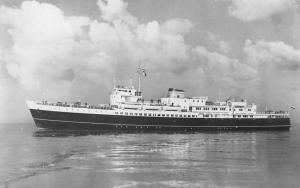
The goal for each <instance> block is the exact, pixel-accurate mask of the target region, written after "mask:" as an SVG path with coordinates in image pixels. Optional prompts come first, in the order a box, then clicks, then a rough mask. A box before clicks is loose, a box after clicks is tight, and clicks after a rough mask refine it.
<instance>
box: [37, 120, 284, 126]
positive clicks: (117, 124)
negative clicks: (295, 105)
mask: <svg viewBox="0 0 300 188" xmlns="http://www.w3.org/2000/svg"><path fill="white" fill-rule="evenodd" d="M33 119H34V120H39V121H52V122H63V123H85V124H95V125H116V126H133V127H186V128H188V127H195V128H201V127H224V128H226V127H233V128H237V127H239V128H242V127H245V128H249V127H251V128H254V127H256V128H258V127H259V128H264V127H290V125H263V126H201V125H199V126H180V125H178V126H177V125H138V124H118V123H96V122H84V121H80V122H79V121H64V120H53V119H41V118H33Z"/></svg>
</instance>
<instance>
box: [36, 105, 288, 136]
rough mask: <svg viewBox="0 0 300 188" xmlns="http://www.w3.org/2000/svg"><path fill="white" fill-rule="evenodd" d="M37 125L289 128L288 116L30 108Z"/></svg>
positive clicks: (237, 128)
mask: <svg viewBox="0 0 300 188" xmlns="http://www.w3.org/2000/svg"><path fill="white" fill-rule="evenodd" d="M30 111H31V114H32V117H33V119H34V121H35V124H36V126H37V127H39V128H45V129H60V130H124V129H125V130H135V131H136V130H143V131H145V130H149V131H151V130H157V131H158V130H159V131H170V130H172V131H182V130H183V131H191V130H192V131H197V130H288V129H289V128H290V119H289V118H262V119H250V118H247V119H246V118H245V119H232V118H226V119H225V118H224V119H221V118H203V119H202V118H169V117H168V118H165V117H145V116H117V115H100V114H83V113H70V112H53V111H43V110H33V109H31V110H30Z"/></svg>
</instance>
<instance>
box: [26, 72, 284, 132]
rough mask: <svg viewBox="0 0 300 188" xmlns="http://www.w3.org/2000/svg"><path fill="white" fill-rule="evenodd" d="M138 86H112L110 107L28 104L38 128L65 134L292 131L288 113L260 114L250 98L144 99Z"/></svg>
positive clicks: (178, 93) (175, 92) (172, 92)
mask: <svg viewBox="0 0 300 188" xmlns="http://www.w3.org/2000/svg"><path fill="white" fill-rule="evenodd" d="M138 73H139V87H138V89H136V88H135V87H134V86H132V85H130V86H114V87H113V89H112V92H111V94H110V103H109V104H99V105H91V104H88V103H81V102H75V103H66V102H65V103H63V102H48V101H41V102H38V101H27V105H28V108H29V110H30V112H31V114H32V117H33V120H34V122H35V124H36V126H37V127H38V128H46V129H66V130H90V129H93V130H102V129H109V130H118V129H126V130H136V129H139V130H161V131H162V130H185V131H189V130H241V129H243V130H274V129H280V130H283V129H289V128H290V117H289V112H287V111H277V112H275V111H265V112H257V106H256V104H254V103H250V104H249V103H247V101H246V100H242V101H233V100H230V99H227V100H226V101H223V102H221V101H215V102H212V101H209V100H208V97H206V96H195V97H186V96H185V93H184V91H183V90H181V89H176V88H169V89H168V92H167V96H166V97H162V98H160V99H158V100H150V101H146V100H144V98H143V96H142V92H141V89H140V77H141V74H142V73H143V71H141V69H139V71H138Z"/></svg>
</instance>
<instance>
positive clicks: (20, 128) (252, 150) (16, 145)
mask: <svg viewBox="0 0 300 188" xmlns="http://www.w3.org/2000/svg"><path fill="white" fill-rule="evenodd" d="M0 187H12V188H14V187H31V188H32V187H43V188H48V187H72V188H77V187H78V188H79V187H80V188H81V187H101V188H106V187H113V188H127V187H155V188H156V187H272V188H274V187H278V188H279V187H280V188H282V187H300V124H299V125H298V124H295V125H293V128H292V129H291V130H290V131H263V132H260V131H252V132H193V133H172V132H169V133H157V132H156V133H155V132H152V133H143V132H135V133H130V132H113V131H111V132H63V131H46V130H37V129H36V128H35V126H34V124H33V123H30V124H28V123H27V124H26V123H20V124H2V125H1V126H0Z"/></svg>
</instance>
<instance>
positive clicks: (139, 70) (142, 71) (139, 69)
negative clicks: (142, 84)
mask: <svg viewBox="0 0 300 188" xmlns="http://www.w3.org/2000/svg"><path fill="white" fill-rule="evenodd" d="M137 72H138V73H139V74H143V75H144V76H145V77H146V76H147V72H146V69H142V68H140V67H139V68H138V71H137Z"/></svg>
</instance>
